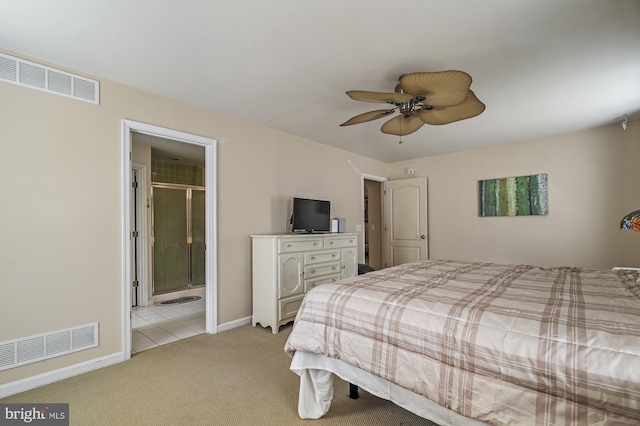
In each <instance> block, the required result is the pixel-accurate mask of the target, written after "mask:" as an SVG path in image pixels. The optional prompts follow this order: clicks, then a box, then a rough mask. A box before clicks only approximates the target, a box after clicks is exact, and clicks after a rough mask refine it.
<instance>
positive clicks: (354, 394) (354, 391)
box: [349, 383, 358, 399]
mask: <svg viewBox="0 0 640 426" xmlns="http://www.w3.org/2000/svg"><path fill="white" fill-rule="evenodd" d="M349 398H351V399H358V386H356V385H354V384H353V383H349Z"/></svg>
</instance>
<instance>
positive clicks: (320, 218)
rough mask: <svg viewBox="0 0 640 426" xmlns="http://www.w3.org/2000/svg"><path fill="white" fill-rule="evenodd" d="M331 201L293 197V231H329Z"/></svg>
mask: <svg viewBox="0 0 640 426" xmlns="http://www.w3.org/2000/svg"><path fill="white" fill-rule="evenodd" d="M330 210H331V203H330V202H329V201H325V200H309V199H307V198H294V199H293V220H292V223H293V232H329V231H330V230H331V216H330Z"/></svg>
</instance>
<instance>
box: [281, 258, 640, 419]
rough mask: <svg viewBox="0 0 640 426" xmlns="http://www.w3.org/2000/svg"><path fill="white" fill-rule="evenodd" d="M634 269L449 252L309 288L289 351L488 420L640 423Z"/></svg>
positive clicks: (639, 324) (639, 305)
mask: <svg viewBox="0 0 640 426" xmlns="http://www.w3.org/2000/svg"><path fill="white" fill-rule="evenodd" d="M637 277H638V274H637V272H631V271H609V270H591V269H580V268H569V267H548V268H547V267H536V266H530V265H499V264H489V263H470V262H460V261H447V260H430V261H424V262H418V263H410V264H405V265H401V266H397V267H394V268H388V269H385V270H381V271H376V272H370V273H368V274H366V275H362V276H359V277H354V278H350V279H347V280H343V281H340V282H338V283H335V284H325V285H322V286H319V287H317V288H315V289H314V290H312V291H310V292H309V293H308V294H307V295H306V297H305V299H304V302H303V304H302V306H301V308H300V310H299V311H298V315H297V317H296V321H295V325H294V328H293V330H292V332H291V335H290V336H289V339H288V340H287V343H286V346H285V351H286V352H287V353H289V354H293V353H294V352H295V351H306V352H312V353H319V354H322V355H325V356H328V357H333V358H338V359H340V360H342V361H344V362H346V363H348V364H351V365H353V366H356V367H358V368H360V369H362V370H365V371H367V372H370V373H372V374H375V375H377V376H380V377H382V378H384V379H386V380H388V381H390V382H393V383H395V384H397V385H399V386H401V387H403V388H406V389H409V390H411V391H413V392H416V393H419V394H421V395H424V396H425V397H427V398H429V399H431V400H433V401H435V402H437V403H438V404H440V405H442V406H445V407H447V408H449V409H452V410H454V411H456V412H458V413H459V414H462V415H464V416H467V417H472V418H476V419H478V420H481V421H484V422H487V423H490V424H495V425H506V424H515V425H528V424H535V425H587V424H588V425H605V424H606V425H618V424H625V425H626V424H629V425H631V424H633V425H638V424H640V284H638V283H637V282H636V278H637Z"/></svg>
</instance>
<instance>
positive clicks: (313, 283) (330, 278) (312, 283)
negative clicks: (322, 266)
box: [304, 274, 340, 293]
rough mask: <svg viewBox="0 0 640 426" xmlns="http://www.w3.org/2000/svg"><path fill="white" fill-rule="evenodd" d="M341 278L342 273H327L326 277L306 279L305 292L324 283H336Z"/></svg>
mask: <svg viewBox="0 0 640 426" xmlns="http://www.w3.org/2000/svg"><path fill="white" fill-rule="evenodd" d="M339 279H340V274H334V275H327V276H325V277H320V278H315V279H313V278H312V279H309V280H304V292H305V293H306V292H308V291H309V290H311V289H312V288H315V287H317V286H319V285H322V284H331V283H335V282H336V281H338V280H339Z"/></svg>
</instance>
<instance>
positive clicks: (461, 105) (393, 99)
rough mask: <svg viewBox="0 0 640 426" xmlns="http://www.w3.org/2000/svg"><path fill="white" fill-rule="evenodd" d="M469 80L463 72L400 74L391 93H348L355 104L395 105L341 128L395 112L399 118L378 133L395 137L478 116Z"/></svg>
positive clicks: (479, 106)
mask: <svg viewBox="0 0 640 426" xmlns="http://www.w3.org/2000/svg"><path fill="white" fill-rule="evenodd" d="M471 82H472V79H471V76H470V75H469V74H467V73H465V72H463V71H456V70H449V71H440V72H417V73H411V74H404V75H402V76H401V77H400V82H399V84H398V85H396V87H395V92H394V93H383V92H368V91H364V90H350V91H348V92H346V93H347V95H348V96H349V97H350V98H351V99H353V100H356V101H362V102H381V103H382V102H383V103H389V104H393V105H395V108H393V109H389V110H378V111H371V112H368V113H364V114H360V115H357V116H355V117H353V118H351V119H349V120H347V121H346V122H344V123H343V124H341V126H349V125H352V124H359V123H364V122H366V121H371V120H375V119H378V118H382V117H385V116H387V115H389V114H391V113H393V112H395V111H396V110H398V112H399V113H400V115H398V116H396V117H394V118H392V119H391V120H388V121H387V122H386V123H385V124H384V125H382V128H381V130H382V132H383V133H387V134H393V135H397V136H404V135H408V134H411V133H413V132H415V131H416V130H418V129H419V128H420V127H422V125H423V124H432V125H442V124H449V123H453V122H455V121H460V120H465V119H467V118H471V117H475V116H477V115H479V114H482V112H484V110H485V105H484V104H483V103H482V102H480V100H479V99H478V98H477V97H476V96H475V94H474V93H473V92H472V91H471V90H470V89H469V87H470V86H471Z"/></svg>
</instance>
